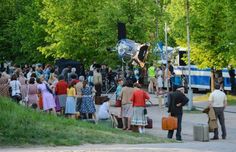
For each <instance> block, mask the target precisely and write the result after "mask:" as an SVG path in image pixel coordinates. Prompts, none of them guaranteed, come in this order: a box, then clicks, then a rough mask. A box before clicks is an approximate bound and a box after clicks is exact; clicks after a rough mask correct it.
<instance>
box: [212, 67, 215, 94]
mask: <svg viewBox="0 0 236 152" xmlns="http://www.w3.org/2000/svg"><path fill="white" fill-rule="evenodd" d="M214 90H215V70H214V69H213V68H212V69H211V92H212V91H214Z"/></svg>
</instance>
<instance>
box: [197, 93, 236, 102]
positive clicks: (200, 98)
mask: <svg viewBox="0 0 236 152" xmlns="http://www.w3.org/2000/svg"><path fill="white" fill-rule="evenodd" d="M209 95H210V94H209V93H208V94H206V95H201V96H197V97H194V98H193V101H197V102H201V101H208V98H209ZM227 99H228V105H236V96H232V95H227Z"/></svg>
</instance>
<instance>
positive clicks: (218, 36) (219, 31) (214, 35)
mask: <svg viewBox="0 0 236 152" xmlns="http://www.w3.org/2000/svg"><path fill="white" fill-rule="evenodd" d="M185 7H186V6H185V0H176V1H172V3H171V4H170V5H169V6H168V12H169V13H170V23H171V34H172V35H173V37H175V40H176V42H177V44H178V45H181V46H184V45H185V42H186V30H185V28H184V26H185V17H186V14H185V11H183V10H185ZM234 8H235V3H233V1H227V0H208V1H205V0H198V1H190V28H191V29H190V32H191V46H192V47H191V48H192V50H191V51H192V52H191V60H192V62H193V63H195V64H196V65H198V66H199V67H201V68H206V67H210V68H215V69H220V68H223V67H227V66H228V65H229V64H235V55H236V53H235V51H234V50H235V36H233V35H235V34H232V33H235V28H236V24H235V18H232V17H233V16H235V13H236V12H235V9H234ZM233 14H234V15H233Z"/></svg>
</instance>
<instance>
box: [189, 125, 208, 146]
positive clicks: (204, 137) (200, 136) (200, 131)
mask: <svg viewBox="0 0 236 152" xmlns="http://www.w3.org/2000/svg"><path fill="white" fill-rule="evenodd" d="M193 139H194V140H195V141H204V142H206V141H209V127H208V125H206V124H196V125H194V126H193Z"/></svg>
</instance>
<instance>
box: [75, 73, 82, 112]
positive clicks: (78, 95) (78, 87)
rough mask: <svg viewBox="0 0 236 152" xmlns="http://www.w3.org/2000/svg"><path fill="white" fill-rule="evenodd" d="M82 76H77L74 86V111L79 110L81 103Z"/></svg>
mask: <svg viewBox="0 0 236 152" xmlns="http://www.w3.org/2000/svg"><path fill="white" fill-rule="evenodd" d="M83 82H84V76H82V75H81V76H79V82H78V83H76V85H75V90H76V93H77V106H76V109H77V110H79V109H80V106H81V103H82V90H81V89H82V88H83Z"/></svg>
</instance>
